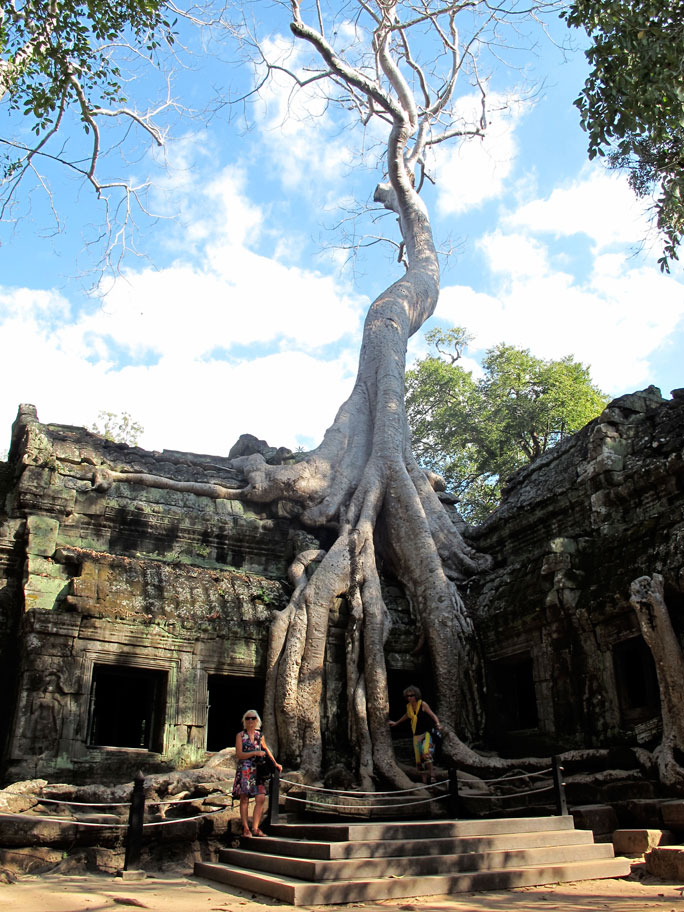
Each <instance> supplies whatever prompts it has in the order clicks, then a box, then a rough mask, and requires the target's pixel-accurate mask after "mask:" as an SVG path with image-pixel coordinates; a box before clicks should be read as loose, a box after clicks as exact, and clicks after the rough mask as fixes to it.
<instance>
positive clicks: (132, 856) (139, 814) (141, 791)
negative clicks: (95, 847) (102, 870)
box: [123, 770, 145, 871]
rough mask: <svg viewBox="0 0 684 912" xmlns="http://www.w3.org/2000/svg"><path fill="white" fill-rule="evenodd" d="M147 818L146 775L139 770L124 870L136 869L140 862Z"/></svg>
mask: <svg viewBox="0 0 684 912" xmlns="http://www.w3.org/2000/svg"><path fill="white" fill-rule="evenodd" d="M144 818H145V777H144V776H143V774H142V772H141V771H140V770H139V771H138V772H137V773H136V775H135V779H134V780H133V795H132V796H131V809H130V811H129V812H128V830H127V831H126V857H125V860H124V866H123V869H124V871H130V870H132V869H135V868H137V867H138V865H139V864H140V851H141V849H142V834H143V820H144Z"/></svg>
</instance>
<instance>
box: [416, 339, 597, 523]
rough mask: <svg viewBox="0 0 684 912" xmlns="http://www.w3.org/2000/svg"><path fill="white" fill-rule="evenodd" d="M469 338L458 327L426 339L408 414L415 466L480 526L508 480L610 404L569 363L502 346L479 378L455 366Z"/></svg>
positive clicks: (487, 358)
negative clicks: (442, 485)
mask: <svg viewBox="0 0 684 912" xmlns="http://www.w3.org/2000/svg"><path fill="white" fill-rule="evenodd" d="M468 338H469V337H468V334H467V332H466V331H465V330H464V329H462V328H461V327H455V328H454V329H451V330H448V331H446V332H445V331H442V330H432V331H431V332H429V333H427V335H426V339H427V341H428V342H429V343H430V344H431V345H432V346H433V348H434V350H435V353H434V354H431V355H428V356H427V357H425V358H423V359H422V360H420V361H418V362H417V364H416V366H415V367H414V368H413V369H411V370H409V371H407V373H406V409H407V416H408V421H409V425H410V428H411V435H412V446H413V451H414V453H415V454H416V457H417V459H418V461H419V462H420V463H421V465H423V466H424V467H425V468H426V469H431V470H433V471H435V472H438V473H439V474H441V475H442V476H443V477H444V478H445V480H446V482H447V487H448V489H449V490H451V491H452V492H454V493H455V494H456V495H457V496H458V497H459V504H458V509H459V511H460V512H461V513H462V515H463V516H464V517H465V518H466V519H468V520H469V521H470V522H480V521H481V520H483V519H484V518H485V517H486V516H487V515H488V514H489V513H490V512H491V511H492V510H493V509H494V508H495V507H496V506H497V505H498V503H499V500H500V497H501V486H502V484H503V482H504V481H505V479H506V477H507V476H508V475H510V474H511V473H512V472H514V471H515V470H516V469H518V468H520V467H521V466H523V465H526V464H528V463H530V462H533V461H534V460H535V459H537V458H538V457H539V456H541V454H542V453H544V452H546V450H547V449H549V448H550V447H552V446H554V445H555V444H557V443H559V442H560V441H562V440H563V439H565V438H566V437H568V436H569V435H570V434H573V433H574V432H575V431H577V430H579V429H580V428H582V427H584V425H585V424H586V423H587V422H588V421H591V419H592V418H595V417H596V416H597V415H598V414H600V412H601V411H602V409H603V407H604V406H605V404H606V402H607V397H606V396H605V395H604V394H603V393H601V392H600V390H599V389H598V388H597V387H595V386H594V385H593V384H592V382H591V378H590V376H589V370H588V369H587V368H586V367H585V366H584V365H582V364H580V363H579V362H577V361H575V360H574V359H573V358H572V357H571V356H568V357H565V358H561V359H559V360H548V361H544V360H542V359H540V358H535V357H534V356H533V355H532V354H530V352H529V351H528V350H527V349H522V348H516V347H515V346H512V345H506V344H504V343H501V344H499V345H496V346H494V347H493V348H490V349H489V350H488V351H487V353H486V354H485V357H484V358H483V360H482V371H483V373H482V376H481V377H479V378H476V377H474V376H473V374H472V373H471V372H470V371H467V370H465V368H463V367H462V366H461V365H460V364H459V363H458V361H459V359H460V358H461V356H462V353H463V351H464V349H465V346H466V345H467V341H468Z"/></svg>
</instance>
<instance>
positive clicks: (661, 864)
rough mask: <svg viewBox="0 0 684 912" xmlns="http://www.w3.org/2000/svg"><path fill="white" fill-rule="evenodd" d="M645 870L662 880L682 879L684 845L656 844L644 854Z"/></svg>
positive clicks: (680, 880) (678, 880)
mask: <svg viewBox="0 0 684 912" xmlns="http://www.w3.org/2000/svg"><path fill="white" fill-rule="evenodd" d="M645 860H646V870H647V871H648V873H649V874H653V876H654V877H661V878H662V879H663V880H673V881H677V882H679V883H681V882H682V881H684V846H681V845H676V846H658V847H657V848H654V849H651V851H650V852H648V853H647V854H646V857H645Z"/></svg>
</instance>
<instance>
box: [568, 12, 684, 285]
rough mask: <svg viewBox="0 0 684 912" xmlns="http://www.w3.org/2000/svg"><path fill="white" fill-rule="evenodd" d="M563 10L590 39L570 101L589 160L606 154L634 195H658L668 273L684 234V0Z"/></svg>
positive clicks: (663, 264)
mask: <svg viewBox="0 0 684 912" xmlns="http://www.w3.org/2000/svg"><path fill="white" fill-rule="evenodd" d="M563 15H564V17H565V19H566V20H567V22H568V25H571V26H578V27H581V28H584V29H585V31H586V32H587V34H588V35H589V37H590V39H591V42H592V44H591V46H590V48H589V50H588V51H586V56H587V59H588V60H589V63H590V65H591V68H592V69H591V73H590V75H589V77H588V78H587V81H586V83H585V85H584V89H583V90H582V93H581V94H580V96H579V98H578V99H577V100H576V102H575V104H576V105H577V107H578V108H579V111H580V115H581V123H582V126H583V127H584V129H585V130H586V131H587V133H588V134H589V158H594V157H595V156H597V155H599V156H604V155H608V160H609V163H610V164H611V166H612V167H616V168H625V169H627V170H629V172H630V184H631V186H632V188H633V189H634V191H635V192H636V193H637V195H638V196H641V197H644V196H647V195H651V194H652V193H654V192H655V193H656V194H657V198H656V201H655V207H654V211H655V218H656V223H657V226H658V229H659V230H660V232H661V235H662V237H663V256H662V257H661V258H660V260H659V263H660V268H661V269H662V270H663V271H667V272H669V269H670V263H671V261H672V260H676V259H678V247H679V245H680V243H681V241H682V232H683V231H684V202H683V200H684V125H683V119H684V67H683V64H682V61H684V0H660V2H653V0H574V2H573V3H571V4H570V7H569V9H568V10H567V11H566V12H565V13H564V14H563Z"/></svg>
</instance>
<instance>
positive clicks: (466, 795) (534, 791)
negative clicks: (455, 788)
mask: <svg viewBox="0 0 684 912" xmlns="http://www.w3.org/2000/svg"><path fill="white" fill-rule="evenodd" d="M552 791H553V786H552V785H547V786H545V787H544V788H540V789H528V790H527V791H526V792H508V793H507V794H504V795H475V794H470V793H468V792H461V797H462V798H480V799H482V800H483V801H484V800H486V799H489V800H491V801H498V800H499V799H500V798H520V797H521V796H522V795H538V794H539V793H540V792H552Z"/></svg>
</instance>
